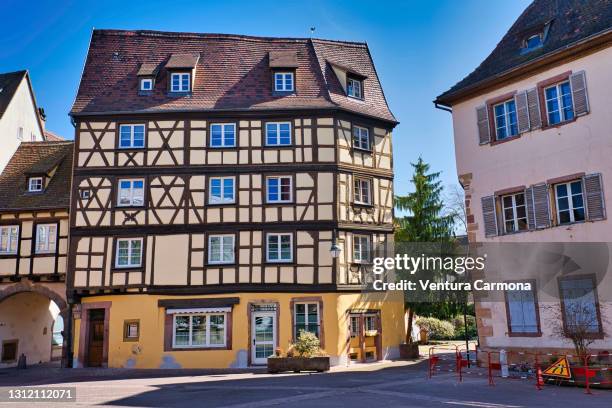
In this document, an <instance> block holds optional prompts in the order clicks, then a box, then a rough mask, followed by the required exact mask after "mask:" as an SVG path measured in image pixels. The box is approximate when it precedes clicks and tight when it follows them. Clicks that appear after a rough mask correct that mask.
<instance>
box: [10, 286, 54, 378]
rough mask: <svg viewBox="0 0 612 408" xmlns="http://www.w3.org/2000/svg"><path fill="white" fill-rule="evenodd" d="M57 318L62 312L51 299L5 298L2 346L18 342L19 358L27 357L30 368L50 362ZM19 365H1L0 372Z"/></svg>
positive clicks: (21, 295)
mask: <svg viewBox="0 0 612 408" xmlns="http://www.w3.org/2000/svg"><path fill="white" fill-rule="evenodd" d="M58 314H59V309H58V308H57V306H56V305H55V304H54V303H53V302H52V301H51V300H50V299H49V298H47V297H45V296H43V295H40V294H37V293H34V292H24V293H18V294H16V295H14V296H11V297H9V298H6V299H5V300H3V301H2V302H0V344H2V341H4V340H13V339H19V345H18V347H17V355H18V356H20V355H21V354H22V353H23V354H25V355H26V358H27V363H28V365H31V364H37V363H40V362H42V363H45V362H48V361H49V360H50V358H51V337H52V335H53V322H54V321H55V319H56V318H57V316H58ZM45 329H46V330H45ZM16 365H17V363H16V362H15V363H9V364H1V363H0V368H1V367H11V366H16Z"/></svg>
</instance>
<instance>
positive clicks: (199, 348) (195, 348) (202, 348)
mask: <svg viewBox="0 0 612 408" xmlns="http://www.w3.org/2000/svg"><path fill="white" fill-rule="evenodd" d="M231 349H232V348H231V347H229V346H225V345H224V346H184V347H180V346H179V347H174V346H172V347H171V348H170V349H169V350H168V351H206V350H231Z"/></svg>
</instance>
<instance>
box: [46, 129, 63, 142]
mask: <svg viewBox="0 0 612 408" xmlns="http://www.w3.org/2000/svg"><path fill="white" fill-rule="evenodd" d="M45 140H46V141H48V142H63V141H64V140H66V139H64V138H63V137H61V136H60V135H57V134H55V133H53V132H51V131H50V130H45Z"/></svg>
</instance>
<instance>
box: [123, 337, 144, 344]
mask: <svg viewBox="0 0 612 408" xmlns="http://www.w3.org/2000/svg"><path fill="white" fill-rule="evenodd" d="M138 341H140V338H139V337H124V338H123V342H124V343H134V342H138Z"/></svg>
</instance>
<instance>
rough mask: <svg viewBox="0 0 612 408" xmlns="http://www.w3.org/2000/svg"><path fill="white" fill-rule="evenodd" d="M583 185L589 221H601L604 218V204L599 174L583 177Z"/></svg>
mask: <svg viewBox="0 0 612 408" xmlns="http://www.w3.org/2000/svg"><path fill="white" fill-rule="evenodd" d="M583 183H584V190H585V193H586V207H587V216H588V218H589V220H591V221H595V220H603V219H604V218H606V206H605V203H604V195H603V184H602V182H601V173H595V174H587V175H586V176H584V177H583Z"/></svg>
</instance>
